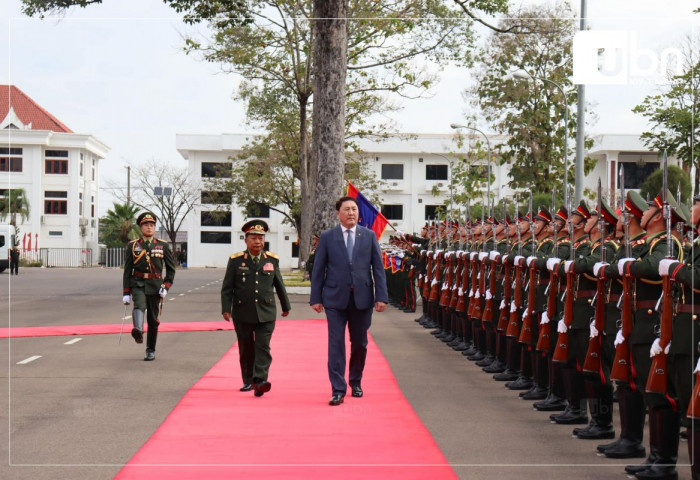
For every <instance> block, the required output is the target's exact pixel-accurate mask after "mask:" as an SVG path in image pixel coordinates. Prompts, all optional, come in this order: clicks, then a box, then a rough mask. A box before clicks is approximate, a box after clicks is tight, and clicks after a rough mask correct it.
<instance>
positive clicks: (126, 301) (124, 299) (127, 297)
mask: <svg viewBox="0 0 700 480" xmlns="http://www.w3.org/2000/svg"><path fill="white" fill-rule="evenodd" d="M122 303H123V304H124V305H129V304H130V303H131V295H124V296H123V297H122Z"/></svg>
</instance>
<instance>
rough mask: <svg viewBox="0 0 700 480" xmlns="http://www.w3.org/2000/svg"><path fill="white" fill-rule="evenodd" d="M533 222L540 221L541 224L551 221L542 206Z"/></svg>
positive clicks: (550, 215) (547, 211) (547, 212)
mask: <svg viewBox="0 0 700 480" xmlns="http://www.w3.org/2000/svg"><path fill="white" fill-rule="evenodd" d="M535 220H542V221H543V222H546V223H549V222H551V221H552V214H551V213H549V210H547V209H546V208H545V207H544V205H540V211H539V212H537V215H535Z"/></svg>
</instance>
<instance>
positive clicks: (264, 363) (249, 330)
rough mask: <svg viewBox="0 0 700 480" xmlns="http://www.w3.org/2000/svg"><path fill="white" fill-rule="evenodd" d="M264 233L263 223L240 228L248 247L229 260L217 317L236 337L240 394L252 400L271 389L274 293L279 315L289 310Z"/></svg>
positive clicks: (284, 315)
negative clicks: (228, 324) (252, 395)
mask: <svg viewBox="0 0 700 480" xmlns="http://www.w3.org/2000/svg"><path fill="white" fill-rule="evenodd" d="M267 231H268V226H267V223H265V222H264V221H262V220H251V221H249V222H247V223H246V224H245V225H243V232H244V233H245V243H246V246H247V247H248V248H247V249H246V250H245V251H243V252H238V253H234V254H233V255H231V256H230V257H229V260H228V265H227V266H226V275H225V276H224V282H223V284H222V285H221V314H222V315H223V317H224V320H226V321H227V322H230V321H232V320H233V327H234V328H235V329H236V336H237V337H238V351H239V360H240V364H241V376H242V377H243V386H242V387H241V392H248V391H250V390H253V389H255V396H256V397H262V396H263V395H264V394H265V392H269V391H270V387H271V384H270V382H268V381H267V374H268V371H269V370H270V364H271V363H272V356H271V355H270V339H271V338H272V332H273V330H274V329H275V318H276V316H277V307H276V305H275V297H274V294H275V291H276V292H277V297H278V298H279V300H280V306H281V307H282V316H283V317H286V316H287V315H289V311H290V310H291V309H292V306H291V304H290V303H289V298H288V297H287V291H286V289H285V288H284V281H283V280H282V274H281V273H280V268H279V257H278V256H277V255H275V254H274V253H271V252H266V251H264V250H263V247H264V246H265V233H266V232H267ZM232 313H233V314H232Z"/></svg>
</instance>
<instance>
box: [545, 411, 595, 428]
mask: <svg viewBox="0 0 700 480" xmlns="http://www.w3.org/2000/svg"><path fill="white" fill-rule="evenodd" d="M552 421H553V422H554V423H556V424H558V425H585V424H587V423H588V415H587V414H586V413H584V412H582V411H581V410H573V409H570V410H569V411H568V412H567V411H564V412H563V413H562V414H561V415H555V417H554V419H552Z"/></svg>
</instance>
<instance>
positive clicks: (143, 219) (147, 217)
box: [136, 212, 157, 227]
mask: <svg viewBox="0 0 700 480" xmlns="http://www.w3.org/2000/svg"><path fill="white" fill-rule="evenodd" d="M156 220H157V218H156V216H155V215H153V214H152V213H151V212H143V213H142V214H141V215H139V216H138V218H137V219H136V224H137V225H138V226H139V227H140V226H141V225H142V224H144V223H156Z"/></svg>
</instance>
